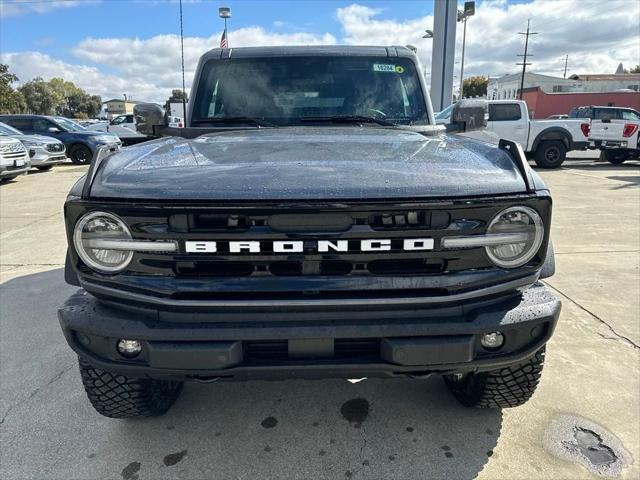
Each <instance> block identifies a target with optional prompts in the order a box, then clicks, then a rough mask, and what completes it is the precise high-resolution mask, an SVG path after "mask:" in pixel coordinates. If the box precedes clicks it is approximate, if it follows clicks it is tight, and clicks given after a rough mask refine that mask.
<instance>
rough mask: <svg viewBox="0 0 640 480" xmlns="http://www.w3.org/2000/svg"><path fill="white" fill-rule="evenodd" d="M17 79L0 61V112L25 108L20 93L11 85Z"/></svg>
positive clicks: (10, 111)
mask: <svg viewBox="0 0 640 480" xmlns="http://www.w3.org/2000/svg"><path fill="white" fill-rule="evenodd" d="M17 81H18V77H16V76H15V75H14V74H13V73H11V72H10V71H9V66H8V65H5V64H3V63H0V113H22V112H23V111H24V109H25V108H26V105H25V103H24V98H23V97H22V94H21V93H20V92H17V91H16V90H14V89H13V87H12V86H11V84H12V83H13V82H17Z"/></svg>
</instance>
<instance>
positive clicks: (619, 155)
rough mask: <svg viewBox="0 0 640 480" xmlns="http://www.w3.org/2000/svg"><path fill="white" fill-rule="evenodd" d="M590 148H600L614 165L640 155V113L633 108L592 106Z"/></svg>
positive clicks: (606, 158) (605, 157)
mask: <svg viewBox="0 0 640 480" xmlns="http://www.w3.org/2000/svg"><path fill="white" fill-rule="evenodd" d="M592 108H593V110H594V111H596V116H594V117H593V118H592V119H591V132H590V133H589V148H598V149H600V150H601V151H602V157H603V158H604V159H605V160H607V161H608V162H610V163H613V164H614V165H619V164H621V163H623V162H624V161H625V160H628V159H631V158H639V157H640V113H639V112H637V111H636V110H633V109H632V108H620V107H592Z"/></svg>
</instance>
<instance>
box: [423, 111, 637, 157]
mask: <svg viewBox="0 0 640 480" xmlns="http://www.w3.org/2000/svg"><path fill="white" fill-rule="evenodd" d="M452 108H453V106H449V107H448V108H446V109H444V110H443V111H441V112H439V113H437V114H436V123H439V124H446V123H448V122H449V119H450V116H451V111H452ZM488 115H489V118H488V120H487V132H489V133H490V134H493V136H494V137H495V139H498V138H502V139H506V140H511V141H514V142H518V143H520V144H521V145H522V148H523V150H524V151H525V153H526V154H527V157H529V158H531V159H533V160H534V161H535V162H536V164H537V165H538V166H539V167H542V168H558V167H559V166H560V165H562V163H563V162H564V160H565V159H566V154H567V152H568V151H571V150H586V149H599V150H601V151H602V154H601V158H602V159H603V160H607V161H609V162H611V163H613V164H620V163H622V162H624V161H625V160H627V159H631V158H639V157H640V147H639V145H640V113H638V112H637V111H635V110H633V109H631V108H623V107H598V106H584V107H576V108H574V109H572V110H571V112H570V113H569V114H568V115H564V114H559V115H552V116H551V117H549V118H547V119H544V120H532V119H530V118H529V112H528V109H527V104H526V102H524V101H521V100H489V101H488Z"/></svg>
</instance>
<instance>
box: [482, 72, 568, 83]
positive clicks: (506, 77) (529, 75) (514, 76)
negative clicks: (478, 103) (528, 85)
mask: <svg viewBox="0 0 640 480" xmlns="http://www.w3.org/2000/svg"><path fill="white" fill-rule="evenodd" d="M521 77H522V73H507V74H506V75H503V76H501V77H491V78H490V79H489V80H491V81H495V82H510V81H513V80H520V78H521ZM527 78H547V79H550V80H556V81H559V82H562V81H567V79H565V78H560V77H552V76H551V75H543V74H541V73H533V72H526V73H525V79H527Z"/></svg>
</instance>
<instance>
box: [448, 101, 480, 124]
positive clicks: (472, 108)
mask: <svg viewBox="0 0 640 480" xmlns="http://www.w3.org/2000/svg"><path fill="white" fill-rule="evenodd" d="M488 118H489V102H487V101H486V100H474V99H466V100H460V101H459V102H458V103H456V104H455V105H454V106H453V110H452V111H451V122H450V123H449V124H447V131H448V132H471V131H474V130H482V129H483V128H486V127H487V120H488Z"/></svg>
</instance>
